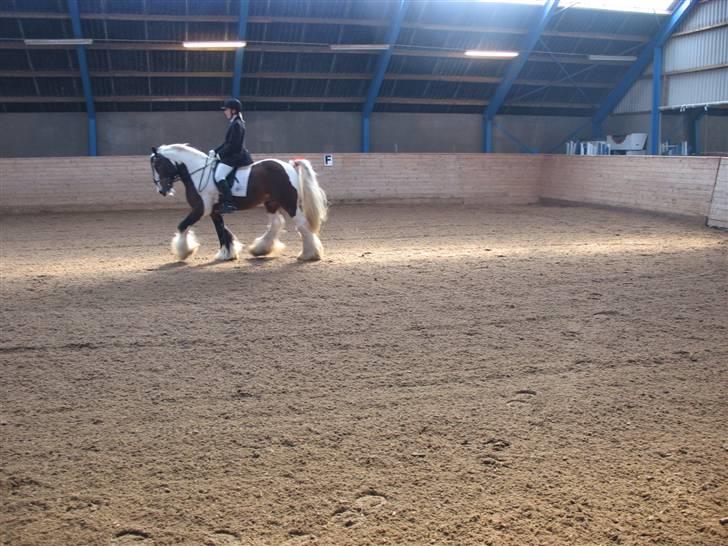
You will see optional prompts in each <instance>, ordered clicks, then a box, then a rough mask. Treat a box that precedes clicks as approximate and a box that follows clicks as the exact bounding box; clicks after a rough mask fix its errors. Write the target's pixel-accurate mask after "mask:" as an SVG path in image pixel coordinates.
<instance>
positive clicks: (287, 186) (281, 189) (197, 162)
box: [149, 144, 328, 261]
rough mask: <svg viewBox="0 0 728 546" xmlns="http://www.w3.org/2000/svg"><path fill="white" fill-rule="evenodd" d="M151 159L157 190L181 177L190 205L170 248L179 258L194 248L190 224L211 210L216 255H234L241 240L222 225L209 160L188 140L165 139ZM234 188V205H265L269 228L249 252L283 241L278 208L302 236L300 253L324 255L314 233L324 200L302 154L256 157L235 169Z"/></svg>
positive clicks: (263, 251) (264, 251)
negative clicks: (282, 157) (171, 141)
mask: <svg viewBox="0 0 728 546" xmlns="http://www.w3.org/2000/svg"><path fill="white" fill-rule="evenodd" d="M149 161H150V163H151V166H152V177H153V179H154V184H155V185H156V187H157V190H158V191H159V193H161V194H162V195H164V196H166V195H171V194H173V193H174V189H173V186H174V183H175V181H177V180H180V181H181V182H182V184H184V187H185V197H186V198H187V202H188V203H189V205H190V207H191V208H192V210H191V211H190V213H189V214H188V215H187V217H186V218H185V219H184V220H182V222H180V224H179V225H178V226H177V233H176V235H175V236H174V238H173V239H172V244H171V248H172V253H173V254H175V255H176V256H177V258H178V259H179V260H185V259H186V258H188V257H189V256H191V255H192V254H194V253H195V252H196V251H197V249H198V248H199V246H200V245H199V243H198V242H197V238H196V237H195V234H194V232H193V231H192V229H191V227H192V226H193V225H194V224H195V223H196V222H197V221H198V220H199V219H200V218H202V217H203V216H209V217H210V218H211V219H212V222H213V223H214V224H215V230H216V231H217V238H218V239H219V240H220V251H219V252H218V253H217V256H216V259H217V260H235V259H237V258H238V256H239V253H240V250H241V249H242V247H243V245H242V244H241V243H240V242H239V241H238V239H237V238H236V237H235V235H233V233H232V232H231V231H230V230H229V229H228V228H226V227H225V222H224V220H223V218H222V215H221V214H220V213H219V212H218V200H219V194H218V190H217V187H216V186H215V181H214V180H213V171H214V164H213V163H214V162H213V160H212V159H211V158H209V157H208V156H207V155H206V154H205V153H203V152H201V151H200V150H197V149H195V148H193V147H191V146H188V145H186V144H168V145H164V146H160V147H159V148H152V154H151V156H150V157H149ZM232 193H233V202H234V203H235V206H236V207H237V208H238V210H245V209H250V208H253V207H256V206H258V205H260V204H262V205H263V206H264V207H265V209H266V211H268V218H269V222H268V228H267V229H266V231H265V233H263V235H261V236H260V237H258V238H257V239H255V241H253V243H252V244H251V245H250V246H249V247H248V251H249V252H250V253H251V254H252V255H253V256H267V255H270V254H273V253H275V252H277V251H279V250H281V249H282V248H283V247H284V245H283V243H282V242H281V241H280V240H279V239H278V236H279V234H280V232H281V230H282V229H283V227H284V226H285V218H284V216H283V214H281V210H282V211H284V212H285V213H287V214H288V216H290V217H291V218H292V219H293V221H294V223H295V225H296V230H297V231H298V233H299V235H300V236H301V240H302V243H303V250H302V252H301V254H300V255H299V256H298V259H299V260H303V261H313V260H320V259H321V258H322V256H323V246H322V245H321V240H320V239H319V237H318V234H319V231H320V230H321V225H322V224H323V223H324V221H326V216H327V212H328V202H327V199H326V194H325V193H324V191H323V190H322V189H321V187H320V186H319V184H318V180H317V179H316V173H315V171H314V170H313V167H311V163H310V162H308V161H307V160H305V159H295V160H292V161H291V162H289V163H287V162H285V161H281V160H278V159H263V160H262V161H256V162H255V163H253V164H252V165H249V166H247V167H243V168H240V169H238V171H237V174H236V179H235V184H234V185H233V188H232Z"/></svg>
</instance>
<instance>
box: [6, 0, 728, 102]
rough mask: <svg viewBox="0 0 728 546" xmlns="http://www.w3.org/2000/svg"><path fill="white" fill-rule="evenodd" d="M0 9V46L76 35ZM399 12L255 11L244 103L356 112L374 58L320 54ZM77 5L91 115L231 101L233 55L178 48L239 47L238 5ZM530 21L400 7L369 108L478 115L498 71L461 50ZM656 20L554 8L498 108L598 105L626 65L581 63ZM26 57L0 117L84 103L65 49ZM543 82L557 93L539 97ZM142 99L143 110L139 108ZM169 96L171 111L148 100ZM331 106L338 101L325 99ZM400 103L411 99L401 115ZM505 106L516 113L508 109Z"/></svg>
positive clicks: (302, 5) (287, 1)
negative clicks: (20, 102) (201, 44)
mask: <svg viewBox="0 0 728 546" xmlns="http://www.w3.org/2000/svg"><path fill="white" fill-rule="evenodd" d="M719 1H720V2H723V3H724V2H725V1H726V0H719ZM8 3H9V4H10V7H9V8H8V9H9V10H14V11H16V12H23V13H24V14H26V15H20V16H17V17H13V16H12V15H9V16H8V15H7V14H6V15H5V16H4V17H0V40H4V41H8V42H11V41H15V43H19V41H20V40H21V39H22V38H23V37H33V38H69V37H72V32H71V25H70V19H69V18H68V14H67V11H66V10H67V5H66V1H65V0H34V1H33V2H25V1H23V0H9V1H8ZM396 5H397V4H396V2H395V1H394V0H381V1H378V2H363V1H360V0H340V1H331V0H251V1H250V5H249V14H248V25H247V28H246V39H247V41H248V42H249V44H250V47H249V48H248V49H247V50H246V51H245V53H244V64H243V80H242V82H241V85H242V90H241V93H242V94H243V95H244V96H245V97H249V98H251V97H255V99H254V100H250V101H249V102H248V105H247V106H246V107H247V108H248V109H251V108H252V109H263V108H271V109H276V110H284V109H292V110H293V109H314V110H315V109H318V110H345V111H350V110H356V109H359V108H360V107H361V102H362V101H363V97H364V96H365V95H366V92H367V90H368V88H369V83H370V79H371V77H372V76H373V74H374V71H375V67H376V64H377V60H378V58H379V54H378V53H340V52H331V51H329V50H328V49H327V48H326V45H327V44H333V43H339V44H341V43H382V42H384V40H385V39H386V36H387V32H388V28H389V24H390V19H391V17H392V15H393V13H394V11H395V9H396ZM79 6H80V9H81V16H82V27H83V33H84V35H85V36H88V37H91V38H93V39H94V40H95V43H94V45H93V46H92V47H90V48H87V56H88V61H89V68H90V70H91V72H92V77H93V86H94V88H95V89H96V88H97V90H95V94H96V95H97V96H99V97H116V98H117V99H118V102H117V104H116V105H112V106H109V105H108V103H106V102H103V101H101V102H100V103H99V104H100V105H101V104H103V106H100V109H101V110H103V109H111V110H113V109H116V110H119V109H124V108H131V109H134V110H139V109H145V108H147V109H169V108H174V107H175V105H176V107H177V108H179V109H200V108H202V107H201V105H202V104H204V102H205V101H200V100H197V99H196V100H190V101H185V97H190V98H191V99H195V98H200V97H208V96H209V97H213V96H218V95H219V96H220V97H223V96H225V95H227V93H229V89H230V75H231V74H232V71H233V59H234V54H233V53H232V52H219V51H182V50H178V49H176V48H177V47H178V44H179V43H180V42H181V41H182V40H185V39H192V40H208V39H209V40H211V39H233V38H235V37H236V35H237V17H238V13H237V10H238V8H239V2H237V1H231V0H80V1H79ZM700 9H703V6H701V7H700ZM28 12H33V13H30V14H28ZM539 12H540V8H539V7H537V6H527V5H511V4H509V5H502V4H501V5H496V4H490V3H480V2H473V1H459V2H455V1H447V2H445V1H438V0H431V1H426V2H425V1H410V2H409V3H408V4H407V7H406V13H405V18H404V23H403V26H402V29H401V31H400V34H399V36H398V38H397V47H396V49H395V51H394V55H393V56H392V58H391V61H390V65H389V67H388V69H387V75H386V79H385V81H384V84H383V86H382V89H381V92H380V96H381V97H382V98H383V99H387V100H388V101H389V102H385V103H383V104H381V105H377V109H378V110H379V109H381V110H385V111H429V112H442V111H445V112H456V111H457V112H466V111H467V112H471V111H479V110H480V111H482V108H483V106H482V105H480V106H479V105H477V104H472V103H473V102H475V101H482V102H483V104H484V101H485V100H487V98H488V97H490V96H492V94H493V93H494V91H495V89H496V88H497V85H498V82H497V81H493V79H494V78H500V77H502V76H503V75H504V73H505V71H506V69H507V67H508V61H502V60H477V59H470V58H464V57H462V56H461V55H462V53H463V51H464V50H466V49H476V48H477V49H512V50H518V49H520V47H521V44H522V42H523V40H524V38H525V36H526V35H527V33H528V30H529V28H530V27H531V25H532V24H533V23H534V22H535V20H536V19H537V17H538V14H539ZM663 20H664V18H660V17H657V16H654V15H645V14H626V13H618V12H596V11H590V10H578V9H563V10H561V11H560V12H559V13H558V14H557V15H556V16H555V17H554V19H553V20H552V22H551V23H550V24H549V26H548V27H547V29H546V31H545V32H544V34H543V36H542V41H541V42H540V43H539V44H538V45H537V46H536V48H535V49H536V51H535V53H534V55H533V56H532V58H531V59H530V60H529V62H528V63H527V64H526V66H525V67H524V69H523V71H522V72H521V74H520V75H519V78H518V80H517V82H516V86H515V87H514V88H513V90H512V92H511V93H510V95H509V97H508V100H507V103H506V108H508V111H524V112H525V111H531V110H532V109H533V108H537V106H534V105H533V103H538V102H539V101H541V102H543V103H544V104H548V106H545V107H544V111H545V112H551V113H568V114H572V113H574V112H575V111H576V110H575V109H574V108H572V107H571V106H573V104H578V105H581V104H585V103H587V102H589V101H592V102H594V103H595V104H596V103H598V102H599V101H600V100H601V99H602V98H603V97H604V96H606V93H607V92H608V91H609V87H608V85H616V84H617V82H619V80H620V78H621V77H622V75H623V74H624V72H625V71H626V70H627V68H628V66H626V65H595V64H589V61H588V60H587V58H586V56H587V55H588V54H593V53H597V54H617V55H621V54H638V53H639V52H640V51H641V49H642V48H643V47H644V45H645V43H646V42H647V41H648V40H649V38H650V37H651V36H652V35H654V33H655V32H656V31H657V29H658V28H659V26H660V25H661V21H663ZM0 45H1V44H0ZM716 47H717V46H716ZM316 48H318V49H316ZM22 49H23V48H22V47H21V48H20V49H19V50H8V49H1V48H0V62H1V63H2V67H3V68H2V69H3V70H8V71H11V70H12V71H21V72H23V71H27V72H28V75H27V77H19V76H18V75H17V74H14V75H12V76H2V75H0V108H2V109H4V110H5V111H10V110H13V109H16V108H18V107H17V106H9V105H10V104H13V105H14V104H15V103H14V102H13V103H9V102H7V101H6V102H5V103H3V102H2V98H1V97H2V96H6V97H15V98H17V97H22V96H27V97H28V100H29V102H28V103H27V104H25V106H24V107H25V108H26V109H28V110H33V109H36V110H43V109H48V108H50V106H49V105H47V104H44V102H43V101H42V100H41V99H42V98H43V97H45V96H46V93H47V96H48V97H71V96H74V95H73V93H76V95H75V96H76V97H77V99H78V102H81V97H80V93H81V85H80V76H79V71H78V66H77V59H76V55H75V52H74V51H73V50H72V49H68V50H58V49H35V48H34V49H27V50H26V53H25V54H20V55H18V51H22ZM63 71H67V72H68V75H67V76H65V75H64V77H60V76H59V74H57V72H61V75H62V73H63ZM51 73H53V74H51ZM307 74H308V75H310V77H307ZM326 74H330V75H331V76H332V77H330V78H327V77H325V75H326ZM246 75H247V76H246ZM22 76H25V74H23V75H22ZM53 78H55V80H54V79H53ZM408 78H409V79H408ZM413 78H417V79H413ZM473 78H481V79H480V80H475V81H474V80H473ZM18 81H24V82H26V83H18ZM28 81H30V82H31V84H32V85H31V86H28V84H27V82H28ZM69 81H70V82H72V85H69V83H68V82H69ZM13 82H14V83H13ZM549 82H551V83H552V84H556V85H557V87H553V88H551V87H548V85H549ZM600 84H602V85H600ZM21 91H22V93H21ZM39 91H40V95H39V94H38V93H39ZM144 97H149V99H150V100H149V101H147V102H146V103H145V102H144V100H143V99H144ZM311 97H318V98H320V99H321V101H320V102H319V103H316V102H312V101H310V100H308V99H309V98H311ZM175 98H176V102H175V101H174V100H172V101H170V102H157V101H156V100H154V99H157V100H161V99H164V100H165V101H166V100H167V99H175ZM274 98H275V99H276V100H272V99H274ZM287 98H288V99H289V100H288V101H286V99H287ZM327 98H328V99H337V101H333V100H330V102H327V101H326V99H327ZM342 98H351V101H352V102H350V103H349V102H338V100H341V99H342ZM266 99H269V100H266ZM297 99H299V100H297ZM408 99H409V100H414V99H420V100H421V102H420V103H412V104H410V103H408V102H407V100H408ZM587 99H588V100H587ZM398 100H401V101H402V103H397V102H396V101H398ZM393 101H395V102H393ZM440 101H445V102H446V101H450V102H451V104H443V103H441V102H440ZM458 101H460V102H458ZM209 102H210V103H213V101H209ZM508 102H515V104H511V105H510V106H509V105H508ZM554 103H556V104H558V103H561V104H563V106H564V107H563V108H559V107H558V106H554ZM65 104H66V106H67V108H68V109H69V110H71V109H76V108H78V107H79V105H78V104H76V103H65ZM519 104H521V106H519ZM524 104H528V106H523V105H524ZM53 108H63V105H60V106H59V105H54V106H53ZM519 109H520V110H519Z"/></svg>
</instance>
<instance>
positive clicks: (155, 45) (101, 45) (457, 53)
mask: <svg viewBox="0 0 728 546" xmlns="http://www.w3.org/2000/svg"><path fill="white" fill-rule="evenodd" d="M71 47H73V46H67V45H58V46H52V47H50V46H26V45H25V44H24V43H23V42H21V41H19V40H14V41H7V42H0V49H6V50H7V49H25V48H32V49H40V50H47V49H63V48H71ZM86 48H87V49H94V50H112V51H188V52H189V50H188V49H185V48H184V47H183V46H182V43H181V42H180V43H177V42H142V41H134V42H122V41H119V42H104V41H100V40H96V41H94V43H93V44H91V45H89V46H86ZM245 49H246V50H247V51H252V52H262V53H314V54H324V55H332V54H334V52H332V51H331V49H330V48H329V47H328V46H327V45H326V46H323V45H296V44H290V45H284V44H261V43H257V44H256V43H251V44H248V46H247V47H246V48H245ZM218 53H222V52H218ZM336 54H337V55H342V54H345V55H373V54H374V53H372V52H371V51H346V52H336ZM392 54H393V55H397V56H403V57H433V58H454V59H468V60H470V61H472V62H478V63H502V62H508V61H509V59H505V60H503V59H477V60H474V59H472V58H470V57H465V54H464V51H461V50H442V49H424V48H412V49H409V48H406V47H395V48H394V49H393V50H392ZM588 55H589V53H578V54H575V53H554V54H553V56H550V55H546V54H541V53H538V52H537V53H533V54H531V56H530V57H529V58H528V60H529V62H530V61H534V62H543V63H555V62H559V63H562V64H578V65H594V64H596V63H595V62H594V61H590V60H589V59H588V58H587V57H588Z"/></svg>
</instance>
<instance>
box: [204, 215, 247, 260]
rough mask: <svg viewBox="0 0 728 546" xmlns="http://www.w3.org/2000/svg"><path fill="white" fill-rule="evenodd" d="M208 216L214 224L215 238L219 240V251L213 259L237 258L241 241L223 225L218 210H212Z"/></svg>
mask: <svg viewBox="0 0 728 546" xmlns="http://www.w3.org/2000/svg"><path fill="white" fill-rule="evenodd" d="M210 218H212V223H213V224H215V231H216V232H217V239H218V241H220V251H219V252H218V253H217V256H215V259H216V260H220V261H227V260H237V259H238V257H239V256H240V250H241V249H242V248H243V245H242V243H241V242H240V241H238V238H237V237H235V235H234V234H233V232H232V231H230V230H229V229H228V228H226V227H225V220H223V219H222V215H221V214H220V213H219V212H217V211H214V212H213V213H212V214H210Z"/></svg>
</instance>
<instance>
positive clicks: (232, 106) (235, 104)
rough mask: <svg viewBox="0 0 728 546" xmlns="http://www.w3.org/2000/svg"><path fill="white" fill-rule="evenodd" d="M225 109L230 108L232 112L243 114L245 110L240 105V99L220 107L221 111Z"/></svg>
mask: <svg viewBox="0 0 728 546" xmlns="http://www.w3.org/2000/svg"><path fill="white" fill-rule="evenodd" d="M225 108H230V109H231V110H235V111H237V112H241V111H242V110H243V105H242V104H241V103H240V101H239V100H238V99H228V100H226V101H225V103H224V104H223V105H222V106H221V107H220V110H225Z"/></svg>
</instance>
